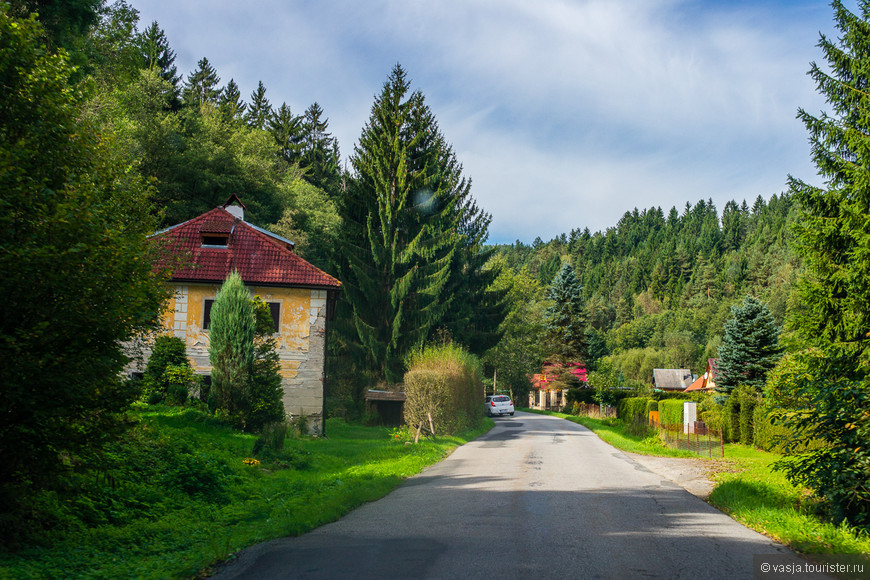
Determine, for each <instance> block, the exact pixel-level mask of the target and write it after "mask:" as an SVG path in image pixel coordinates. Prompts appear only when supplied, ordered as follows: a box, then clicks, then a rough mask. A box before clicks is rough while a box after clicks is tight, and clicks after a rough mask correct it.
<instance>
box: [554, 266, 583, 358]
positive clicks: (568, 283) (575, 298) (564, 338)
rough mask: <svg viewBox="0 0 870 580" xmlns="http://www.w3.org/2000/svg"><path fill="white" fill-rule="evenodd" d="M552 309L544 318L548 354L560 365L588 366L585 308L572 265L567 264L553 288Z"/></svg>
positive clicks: (561, 270)
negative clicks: (583, 364) (585, 364)
mask: <svg viewBox="0 0 870 580" xmlns="http://www.w3.org/2000/svg"><path fill="white" fill-rule="evenodd" d="M547 297H548V298H549V299H550V300H551V301H552V305H551V306H550V307H549V308H547V312H546V313H545V314H544V328H545V332H546V342H547V350H548V351H549V353H550V354H551V355H552V356H553V357H554V358H555V360H556V361H557V362H561V363H585V362H586V359H587V356H588V353H587V344H586V331H587V328H586V304H585V302H584V301H583V294H582V288H581V286H580V282H579V281H578V280H577V275H576V274H575V273H574V268H572V267H571V264H568V263H565V264H564V265H563V266H562V268H561V269H560V270H559V273H558V274H556V277H555V278H554V279H553V282H552V284H551V285H550V290H549V292H548V295H547Z"/></svg>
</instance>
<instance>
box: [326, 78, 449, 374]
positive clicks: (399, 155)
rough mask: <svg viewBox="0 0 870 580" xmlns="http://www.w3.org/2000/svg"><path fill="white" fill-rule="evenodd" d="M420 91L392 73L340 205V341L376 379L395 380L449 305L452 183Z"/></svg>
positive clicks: (359, 147) (355, 157)
mask: <svg viewBox="0 0 870 580" xmlns="http://www.w3.org/2000/svg"><path fill="white" fill-rule="evenodd" d="M439 134H440V132H439V129H438V126H437V123H436V122H435V119H434V116H433V115H432V114H431V111H429V108H428V106H427V105H426V104H425V101H424V97H423V95H422V94H421V93H419V92H411V90H410V83H409V82H408V80H407V78H406V74H405V71H404V70H403V69H402V68H401V66H398V65H397V66H396V67H395V68H394V69H393V71H392V74H391V75H390V78H389V80H388V81H387V82H386V83H385V84H384V87H383V90H382V91H381V93H380V95H378V96H377V98H376V99H375V103H374V105H373V106H372V113H371V117H370V118H369V121H368V123H367V124H366V126H365V128H364V129H363V132H362V135H361V136H360V140H359V143H358V144H357V146H356V148H355V151H354V155H353V156H352V158H351V163H352V165H353V168H354V170H355V175H354V176H353V179H352V180H351V182H350V184H349V187H348V191H347V192H346V193H345V195H343V196H342V198H341V199H340V203H339V213H340V214H341V217H342V219H343V221H344V232H343V235H342V240H341V242H342V243H341V248H340V252H339V254H338V258H339V260H340V262H339V266H340V270H341V272H340V278H341V280H342V282H343V289H344V292H343V296H344V298H345V300H346V303H347V307H348V308H349V309H350V311H351V312H350V316H349V320H351V321H352V325H353V327H352V328H351V329H348V331H347V332H346V333H345V337H346V338H345V340H346V341H347V345H348V346H351V347H354V346H355V347H356V349H357V352H358V353H359V357H360V359H363V360H360V362H361V363H362V364H363V366H364V367H367V368H368V369H369V370H370V371H371V372H372V374H373V376H374V377H375V378H381V379H386V380H388V381H398V380H400V379H401V377H402V374H403V370H404V369H403V366H404V359H405V357H406V355H407V354H408V353H409V352H410V350H411V349H412V348H414V347H415V346H417V345H419V344H421V343H422V342H423V341H424V339H425V338H426V337H427V335H428V334H429V332H430V330H431V329H433V328H434V327H435V326H436V325H437V324H438V323H439V322H440V321H441V320H442V319H443V318H444V315H445V312H446V311H447V309H448V308H449V307H450V306H451V302H452V300H451V296H448V295H446V294H445V292H444V287H445V284H446V282H447V280H448V278H449V274H450V266H451V262H452V260H453V257H454V254H455V252H456V246H457V244H458V242H459V237H458V235H457V234H456V232H455V227H456V225H457V219H456V206H457V198H456V195H455V194H456V190H455V188H456V187H457V183H456V180H455V176H451V175H444V174H443V173H441V172H440V171H439V169H440V166H439V165H438V161H439V160H441V159H443V158H444V156H445V155H449V154H450V153H449V152H448V151H445V150H444V149H442V147H444V145H443V140H441V139H439V138H438V136H439Z"/></svg>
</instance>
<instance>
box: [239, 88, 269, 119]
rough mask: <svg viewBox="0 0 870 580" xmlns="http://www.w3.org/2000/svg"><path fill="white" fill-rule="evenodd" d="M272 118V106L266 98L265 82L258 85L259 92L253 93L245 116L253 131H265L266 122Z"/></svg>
mask: <svg viewBox="0 0 870 580" xmlns="http://www.w3.org/2000/svg"><path fill="white" fill-rule="evenodd" d="M271 116H272V104H271V103H270V102H269V99H267V98H266V86H265V85H264V84H263V81H260V83H259V84H258V85H257V90H255V91H254V92H253V93H251V105H250V106H249V107H248V112H247V114H246V115H245V122H246V123H247V124H248V127H251V128H252V129H265V128H266V122H267V121H268V120H269V118H271Z"/></svg>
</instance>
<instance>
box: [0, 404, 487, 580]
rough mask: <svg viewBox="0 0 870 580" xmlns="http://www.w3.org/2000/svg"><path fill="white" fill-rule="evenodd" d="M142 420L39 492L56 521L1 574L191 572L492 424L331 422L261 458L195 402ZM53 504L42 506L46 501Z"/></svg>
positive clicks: (362, 493) (356, 496)
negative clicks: (456, 432) (117, 442)
mask: <svg viewBox="0 0 870 580" xmlns="http://www.w3.org/2000/svg"><path fill="white" fill-rule="evenodd" d="M138 419H139V425H138V426H137V427H136V428H135V429H134V430H133V432H132V433H131V436H130V437H129V438H128V441H126V442H125V443H124V444H123V445H121V446H119V447H118V448H117V449H116V450H115V451H114V453H110V454H108V455H107V465H106V467H105V469H103V470H97V471H98V472H89V473H87V474H84V475H82V476H81V481H79V482H78V493H76V494H69V495H68V496H66V497H64V496H58V495H57V494H43V495H42V496H40V498H39V502H40V506H41V509H42V510H43V513H45V511H46V510H48V511H49V513H50V514H51V515H52V516H53V517H54V519H55V520H56V522H55V523H56V524H57V525H56V526H52V528H51V529H48V530H46V531H44V532H43V533H42V534H41V535H40V537H38V538H37V540H38V541H37V542H35V543H31V544H30V545H28V546H25V547H19V548H18V549H17V550H16V551H15V552H12V553H0V577H2V578H131V577H141V578H184V577H188V578H189V577H192V576H196V575H197V574H201V571H203V570H204V569H207V568H208V567H209V566H211V565H213V564H215V563H217V562H220V561H222V560H225V559H226V558H227V557H228V556H230V555H231V554H233V553H234V552H237V551H238V550H241V549H242V548H245V547H247V546H250V545H252V544H255V543H258V542H262V541H266V540H269V539H273V538H278V537H283V536H288V535H298V534H302V533H305V532H307V531H310V530H311V529H313V528H315V527H317V526H319V525H322V524H324V523H328V522H330V521H334V520H336V519H338V518H339V517H341V516H342V515H344V514H346V513H347V512H349V511H350V510H352V509H354V508H355V507H358V506H359V505H361V504H363V503H366V502H369V501H373V500H375V499H378V498H380V497H383V496H384V495H386V494H387V493H389V492H390V491H391V490H393V489H394V488H395V487H396V486H397V485H398V484H399V483H400V482H401V481H402V480H403V479H405V478H407V477H409V476H411V475H414V474H416V473H419V472H420V471H421V470H422V469H423V468H425V467H426V466H428V465H431V464H433V463H436V462H438V461H440V460H441V459H443V458H444V457H445V456H446V455H447V454H449V453H450V451H452V450H453V449H454V448H455V447H457V446H459V445H462V444H463V443H465V442H467V441H468V440H471V439H473V438H474V437H476V436H477V435H479V434H480V433H482V432H483V431H485V430H486V429H488V428H490V427H491V426H492V422H491V421H487V422H486V423H485V424H484V426H483V427H481V428H480V429H479V430H478V431H475V432H471V433H466V434H464V435H463V436H460V437H438V440H437V441H434V442H433V441H430V440H427V439H423V440H421V442H420V443H419V444H417V445H412V444H406V442H407V441H408V440H409V438H412V437H410V436H409V434H408V433H407V432H406V431H400V430H391V429H388V428H385V427H361V426H357V425H349V424H347V423H345V422H343V421H341V420H335V419H330V420H328V422H327V433H328V436H329V438H328V439H311V438H299V439H288V440H287V441H286V446H285V449H284V450H283V451H281V452H280V453H278V454H275V455H273V456H271V457H269V459H266V458H263V460H262V462H260V463H257V462H255V461H253V460H252V458H251V455H252V448H253V445H254V442H255V440H256V437H255V436H252V435H246V434H243V433H240V432H238V431H233V430H231V429H229V428H227V427H225V426H222V425H220V424H218V423H216V422H214V421H213V420H211V419H209V418H208V417H207V416H206V415H205V414H202V413H200V412H198V411H195V410H193V409H175V410H171V409H165V410H162V411H159V412H154V411H150V410H143V411H140V412H138ZM46 506H47V507H46Z"/></svg>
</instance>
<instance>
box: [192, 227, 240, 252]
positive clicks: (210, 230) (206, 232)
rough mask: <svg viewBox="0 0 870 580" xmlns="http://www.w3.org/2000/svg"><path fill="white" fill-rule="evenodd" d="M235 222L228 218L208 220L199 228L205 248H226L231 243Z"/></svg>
mask: <svg viewBox="0 0 870 580" xmlns="http://www.w3.org/2000/svg"><path fill="white" fill-rule="evenodd" d="M233 226H234V224H233V222H231V221H227V220H214V221H207V222H204V223H203V224H202V226H200V228H199V235H200V239H201V240H202V247H203V248H226V247H228V246H229V245H230V234H232V233H233Z"/></svg>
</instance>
